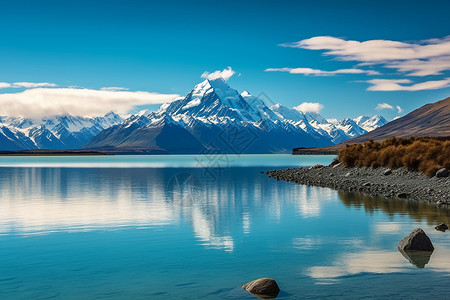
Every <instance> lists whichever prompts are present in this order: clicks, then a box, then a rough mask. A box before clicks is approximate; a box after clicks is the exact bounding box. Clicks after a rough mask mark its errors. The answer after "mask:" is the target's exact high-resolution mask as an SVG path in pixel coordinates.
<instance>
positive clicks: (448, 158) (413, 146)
mask: <svg viewBox="0 0 450 300" xmlns="http://www.w3.org/2000/svg"><path fill="white" fill-rule="evenodd" d="M339 160H340V161H341V162H342V163H343V164H344V165H345V166H347V167H354V166H356V167H362V166H364V167H371V168H378V167H381V166H387V167H389V168H393V169H396V168H400V167H405V168H407V169H408V170H412V171H419V172H422V173H425V174H427V175H428V176H430V177H431V176H434V174H435V173H436V171H437V170H439V169H441V168H447V169H450V138H448V137H447V138H426V137H420V138H395V137H393V138H389V139H386V140H384V141H381V142H374V141H373V140H370V141H368V142H366V143H364V144H353V145H347V146H346V147H345V148H343V149H342V150H340V151H339Z"/></svg>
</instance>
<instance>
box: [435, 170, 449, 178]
mask: <svg viewBox="0 0 450 300" xmlns="http://www.w3.org/2000/svg"><path fill="white" fill-rule="evenodd" d="M448 175H449V172H448V170H447V169H446V168H442V169H439V170H437V171H436V177H437V178H442V177H448Z"/></svg>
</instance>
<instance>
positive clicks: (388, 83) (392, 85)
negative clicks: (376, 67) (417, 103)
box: [366, 78, 450, 92]
mask: <svg viewBox="0 0 450 300" xmlns="http://www.w3.org/2000/svg"><path fill="white" fill-rule="evenodd" d="M366 82H368V83H370V84H372V86H370V87H369V88H367V90H368V91H410V92H412V91H423V90H436V89H443V88H446V87H449V86H450V78H445V79H442V80H430V81H425V82H421V83H416V84H410V83H412V81H411V80H409V79H372V80H367V81H366ZM401 83H403V84H405V83H407V84H410V85H401Z"/></svg>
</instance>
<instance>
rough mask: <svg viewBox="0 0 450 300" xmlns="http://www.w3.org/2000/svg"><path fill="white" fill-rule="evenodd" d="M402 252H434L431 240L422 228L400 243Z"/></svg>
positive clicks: (399, 247)
mask: <svg viewBox="0 0 450 300" xmlns="http://www.w3.org/2000/svg"><path fill="white" fill-rule="evenodd" d="M398 249H399V250H400V251H431V252H433V251H434V246H433V244H432V243H431V240H430V238H429V237H428V236H427V235H426V234H425V232H424V231H423V230H422V229H421V228H416V229H414V230H413V231H412V232H411V233H410V234H409V235H408V236H405V237H404V238H403V239H402V240H401V241H400V243H398Z"/></svg>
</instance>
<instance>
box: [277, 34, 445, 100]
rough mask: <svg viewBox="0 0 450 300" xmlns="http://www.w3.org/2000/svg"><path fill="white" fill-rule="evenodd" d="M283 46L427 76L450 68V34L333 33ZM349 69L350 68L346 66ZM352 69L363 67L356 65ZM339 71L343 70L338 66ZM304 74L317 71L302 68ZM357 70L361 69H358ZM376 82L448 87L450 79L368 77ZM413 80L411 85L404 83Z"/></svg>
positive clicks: (384, 87) (390, 87)
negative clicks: (360, 36) (402, 38)
mask: <svg viewBox="0 0 450 300" xmlns="http://www.w3.org/2000/svg"><path fill="white" fill-rule="evenodd" d="M280 46H282V47H290V48H301V49H308V50H320V51H323V54H324V55H326V56H334V57H335V58H336V59H337V60H341V61H355V62H358V65H357V67H361V66H376V65H378V66H381V67H384V68H390V69H395V70H397V71H398V72H400V73H401V74H402V75H407V76H417V77H424V76H430V75H442V74H444V72H446V71H449V70H450V36H447V37H444V38H438V39H428V40H422V41H417V42H408V43H407V42H399V41H392V40H382V39H381V40H368V41H362V42H361V41H355V40H346V39H342V38H337V37H332V36H316V37H312V38H309V39H304V40H301V41H298V42H294V43H285V44H281V45H280ZM278 70H279V71H285V72H291V71H293V70H295V69H294V68H293V69H290V68H283V69H278ZM311 70H312V71H318V75H322V76H323V75H334V74H333V73H328V72H333V71H328V72H327V71H323V72H324V73H321V72H320V70H314V69H311ZM344 70H346V69H344ZM349 70H360V69H359V68H353V69H349ZM338 71H339V70H338ZM361 71H364V70H361ZM300 72H301V73H303V74H309V75H314V73H313V72H307V71H306V69H304V68H300ZM374 72H376V71H365V72H361V73H366V74H368V75H379V73H378V74H376V73H374ZM354 74H357V73H354ZM367 82H369V83H371V84H373V86H371V87H369V88H368V90H369V91H420V90H430V89H441V88H446V87H448V79H443V80H432V81H426V82H422V83H414V82H412V81H409V80H408V81H406V79H374V80H369V81H367ZM400 84H409V85H400Z"/></svg>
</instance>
